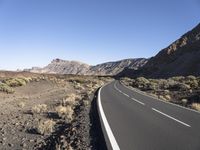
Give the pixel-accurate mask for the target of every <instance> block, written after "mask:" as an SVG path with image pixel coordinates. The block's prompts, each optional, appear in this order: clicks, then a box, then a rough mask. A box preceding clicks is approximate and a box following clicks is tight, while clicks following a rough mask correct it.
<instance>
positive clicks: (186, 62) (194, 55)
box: [119, 24, 200, 78]
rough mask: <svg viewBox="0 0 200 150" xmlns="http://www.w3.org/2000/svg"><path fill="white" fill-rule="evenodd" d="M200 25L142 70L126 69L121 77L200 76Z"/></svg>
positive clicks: (154, 58)
mask: <svg viewBox="0 0 200 150" xmlns="http://www.w3.org/2000/svg"><path fill="white" fill-rule="evenodd" d="M199 68H200V24H198V25H197V26H196V27H195V28H194V29H192V30H191V31H189V32H187V33H186V34H184V35H183V36H182V37H181V38H180V39H178V40H176V41H175V42H173V43H172V44H171V45H169V46H168V47H167V48H165V49H163V50H161V51H160V52H159V53H158V54H157V55H156V56H155V57H152V58H151V59H150V60H149V61H148V63H146V64H145V65H144V66H143V67H142V68H140V69H139V70H137V71H135V70H132V69H126V70H124V71H123V72H121V73H120V74H119V75H120V76H129V77H131V76H146V77H153V78H163V77H172V76H179V75H183V76H187V75H195V76H198V75H200V70H199Z"/></svg>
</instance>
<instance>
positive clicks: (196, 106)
mask: <svg viewBox="0 0 200 150" xmlns="http://www.w3.org/2000/svg"><path fill="white" fill-rule="evenodd" d="M192 108H193V109H195V110H198V111H200V103H192Z"/></svg>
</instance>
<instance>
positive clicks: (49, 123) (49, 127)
mask: <svg viewBox="0 0 200 150" xmlns="http://www.w3.org/2000/svg"><path fill="white" fill-rule="evenodd" d="M55 124H56V123H55V122H54V121H53V120H50V119H48V120H46V121H42V120H40V121H39V122H38V124H37V126H36V132H37V133H39V134H41V135H49V134H51V133H52V132H53V130H54V126H55Z"/></svg>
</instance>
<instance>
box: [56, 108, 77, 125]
mask: <svg viewBox="0 0 200 150" xmlns="http://www.w3.org/2000/svg"><path fill="white" fill-rule="evenodd" d="M55 110H56V113H57V114H58V116H59V117H60V118H62V119H65V120H66V121H67V122H71V121H72V119H73V113H74V111H73V109H72V107H71V106H58V107H56V108H55Z"/></svg>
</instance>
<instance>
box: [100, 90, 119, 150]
mask: <svg viewBox="0 0 200 150" xmlns="http://www.w3.org/2000/svg"><path fill="white" fill-rule="evenodd" d="M101 89H102V88H100V89H99V93H98V106H99V113H100V116H101V119H102V121H103V124H104V127H105V130H106V132H107V135H108V139H109V141H110V144H111V146H112V149H113V150H120V148H119V145H118V144H117V141H116V139H115V137H114V135H113V133H112V130H111V128H110V125H109V123H108V121H107V119H106V115H105V113H104V111H103V107H102V104H101Z"/></svg>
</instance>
